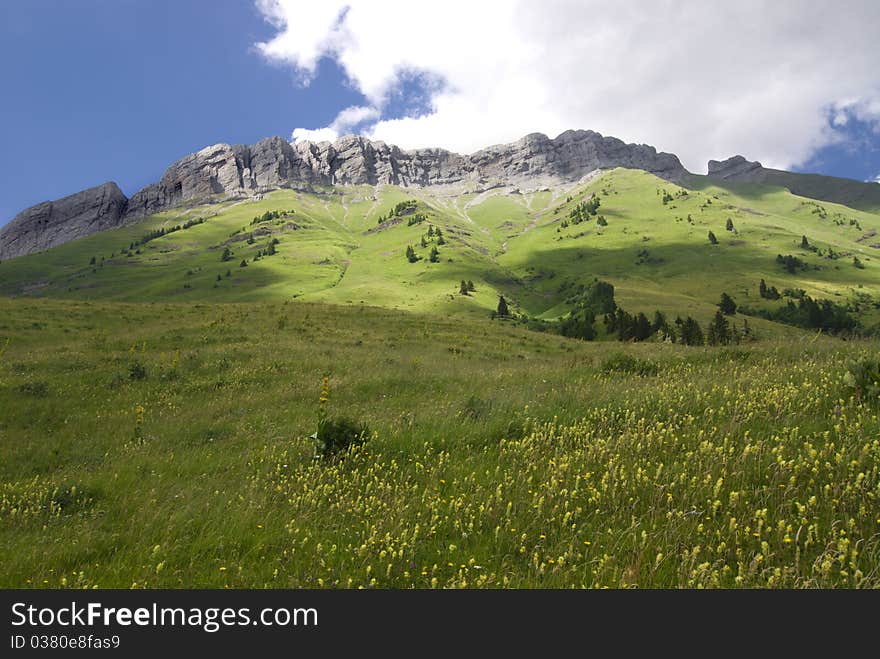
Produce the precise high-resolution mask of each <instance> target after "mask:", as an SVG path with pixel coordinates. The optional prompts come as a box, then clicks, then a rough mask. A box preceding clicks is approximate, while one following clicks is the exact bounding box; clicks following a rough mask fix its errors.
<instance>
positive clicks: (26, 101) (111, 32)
mask: <svg viewBox="0 0 880 659" xmlns="http://www.w3.org/2000/svg"><path fill="white" fill-rule="evenodd" d="M271 32H272V29H271V27H270V26H269V25H268V24H267V23H266V22H265V21H264V20H263V18H262V16H261V15H260V14H259V12H257V10H256V9H255V8H254V6H253V4H252V3H250V2H230V1H226V0H223V1H217V2H214V1H210V0H197V1H192V0H186V1H184V0H149V2H147V1H140V2H137V1H135V0H100V1H99V0H83V1H82V2H73V1H69V2H62V1H47V0H29V1H28V2H5V1H4V2H2V3H0V80H2V90H3V92H2V95H3V101H2V103H0V127H2V128H0V130H2V139H0V143H2V145H3V151H4V154H3V157H2V159H0V224H2V223H4V222H5V221H7V220H8V219H11V217H12V216H14V215H15V214H16V213H17V212H18V211H20V210H22V209H23V208H26V207H27V206H30V205H32V204H35V203H38V202H40V201H45V200H47V199H55V198H57V197H60V196H63V195H65V194H70V193H73V192H76V191H78V190H81V189H83V188H86V187H89V186H92V185H97V184H100V183H103V182H104V181H108V180H115V181H116V182H117V183H118V184H119V185H120V187H121V188H122V190H123V192H125V193H126V194H127V195H131V194H133V193H134V192H135V191H137V190H138V189H139V188H141V187H142V186H144V185H146V184H148V183H151V182H154V181H156V180H158V179H159V177H160V176H161V175H162V172H163V171H164V169H165V168H166V167H167V166H168V165H169V164H171V162H172V161H174V160H176V159H177V158H180V157H181V156H184V155H186V154H188V153H191V152H193V151H196V150H198V149H200V148H202V147H204V146H207V145H209V144H215V143H217V142H228V143H252V142H255V141H257V140H259V139H261V138H263V137H267V136H270V135H283V136H285V137H289V135H290V132H291V129H292V127H293V125H295V124H305V125H312V124H314V125H323V124H325V123H327V122H328V121H329V120H330V119H332V118H333V116H334V115H335V114H336V112H337V111H338V110H339V109H340V108H341V107H345V106H346V105H350V104H352V103H357V102H359V100H360V98H361V95H360V94H359V93H358V92H357V91H355V90H353V89H352V88H351V87H350V86H346V85H345V84H343V77H342V74H341V73H340V72H339V70H338V69H337V68H336V66H335V64H334V63H333V62H332V61H331V60H325V61H324V62H323V63H322V65H321V68H320V71H319V75H317V76H316V77H315V79H314V80H313V81H312V83H311V84H310V85H309V87H308V88H305V87H303V86H302V85H299V84H297V81H296V77H295V75H294V73H293V71H292V70H290V69H289V68H285V67H280V66H277V65H272V64H269V63H267V62H266V60H265V59H264V58H263V57H262V56H261V55H259V54H258V53H257V52H255V49H254V48H253V44H254V43H255V42H257V41H259V40H261V39H265V38H267V37H268V36H269V35H270V34H271Z"/></svg>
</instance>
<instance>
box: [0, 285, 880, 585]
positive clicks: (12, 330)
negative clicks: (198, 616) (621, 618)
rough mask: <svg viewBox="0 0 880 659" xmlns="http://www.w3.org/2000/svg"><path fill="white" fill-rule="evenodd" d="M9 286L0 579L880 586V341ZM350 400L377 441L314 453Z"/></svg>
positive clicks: (0, 407) (2, 376) (0, 390)
mask: <svg viewBox="0 0 880 659" xmlns="http://www.w3.org/2000/svg"><path fill="white" fill-rule="evenodd" d="M607 345H608V344H605V343H583V342H578V341H572V340H566V339H562V338H560V337H556V336H550V335H544V334H537V333H532V332H527V331H525V330H521V329H519V328H517V327H515V326H513V325H511V324H509V323H507V322H501V321H496V322H492V321H489V320H487V319H485V318H482V319H481V318H476V319H469V318H468V317H467V316H464V317H463V316H460V315H449V316H429V315H421V314H414V313H404V312H397V311H393V310H387V309H378V308H373V307H368V306H363V307H361V306H359V305H353V306H352V305H347V306H331V305H326V304H310V303H302V302H290V303H287V302H264V303H249V304H183V303H143V304H128V303H120V302H113V303H104V302H93V301H61V300H28V299H19V300H0V350H2V351H3V354H2V356H0V551H2V555H3V556H4V560H3V561H2V563H0V586H3V587H16V586H21V587H58V586H62V585H67V586H84V587H90V586H102V587H114V586H115V587H130V586H136V587H194V586H203V587H226V586H229V587H314V586H325V587H348V586H351V587H359V586H365V587H432V586H434V587H464V586H485V587H496V586H497V587H503V586H508V587H570V586H575V587H581V586H586V587H592V586H640V587H677V586H731V587H736V586H742V587H755V586H792V587H812V586H823V587H831V586H834V587H855V586H857V587H878V586H880V582H878V560H880V545H878V538H880V517H878V510H880V505H878V503H880V502H878V497H880V440H878V437H880V421H878V408H877V407H876V404H875V403H872V402H871V401H867V400H859V399H857V398H856V397H854V396H853V395H852V394H853V392H852V391H851V390H850V389H849V387H848V386H847V385H846V383H845V382H844V375H845V371H846V364H847V362H848V360H850V359H860V358H864V357H867V356H868V355H871V354H876V352H877V343H876V342H875V341H848V342H843V341H839V340H834V339H830V338H823V337H815V336H809V335H804V334H799V335H797V337H795V338H793V339H789V340H779V341H777V340H774V339H766V340H762V341H760V342H758V343H754V344H746V345H742V346H740V347H738V348H735V349H709V348H686V347H682V346H675V345H666V344H635V345H625V346H620V347H619V348H616V350H615V353H612V354H609V351H608V349H607ZM325 375H328V376H329V385H330V395H329V401H328V402H327V405H326V410H327V413H328V414H329V415H330V416H331V417H335V416H347V417H350V418H352V419H354V420H356V421H358V422H364V423H366V424H367V425H368V426H369V428H370V429H371V430H372V432H373V433H374V434H373V436H372V438H371V439H370V440H369V441H368V442H367V443H366V445H365V446H364V447H363V448H362V449H360V450H359V451H357V452H355V453H353V454H351V455H347V456H345V457H343V458H341V459H338V460H330V461H324V460H315V458H314V454H315V447H314V445H313V441H312V440H311V439H310V438H309V435H311V434H312V433H313V432H314V431H315V429H316V427H317V422H318V418H319V413H320V412H319V400H318V399H319V395H320V391H321V382H322V378H323V377H324V376H325Z"/></svg>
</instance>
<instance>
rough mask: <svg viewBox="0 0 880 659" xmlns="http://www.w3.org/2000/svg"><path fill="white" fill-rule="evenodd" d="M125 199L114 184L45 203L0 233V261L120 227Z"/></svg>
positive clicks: (29, 209)
mask: <svg viewBox="0 0 880 659" xmlns="http://www.w3.org/2000/svg"><path fill="white" fill-rule="evenodd" d="M126 202H127V199H126V197H125V195H124V194H122V190H120V189H119V186H117V185H116V184H115V183H112V182H108V183H104V184H103V185H99V186H96V187H94V188H89V189H88V190H83V191H82V192H77V193H76V194H72V195H69V196H67V197H64V198H62V199H58V200H56V201H46V202H43V203H41V204H37V205H36V206H32V207H30V208H28V209H27V210H24V211H22V212H21V213H19V214H18V215H16V216H15V218H13V219H12V221H10V222H9V224H7V225H6V226H4V227H3V229H2V230H0V260H5V259H10V258H13V257H16V256H23V255H25V254H31V253H33V252H39V251H42V250H44V249H49V248H50V247H54V246H56V245H60V244H62V243H66V242H68V241H70V240H75V239H77V238H82V237H84V236H88V235H91V234H93V233H97V232H99V231H104V230H106V229H113V228H114V227H118V226H120V224H122V223H123V217H124V214H125V210H126Z"/></svg>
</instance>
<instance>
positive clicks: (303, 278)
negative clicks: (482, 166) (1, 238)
mask: <svg viewBox="0 0 880 659" xmlns="http://www.w3.org/2000/svg"><path fill="white" fill-rule="evenodd" d="M690 185H691V187H692V188H695V189H691V190H685V189H683V188H680V187H678V186H675V185H671V184H668V183H666V182H664V181H661V180H659V179H657V178H655V177H653V176H651V175H650V174H647V173H644V172H640V171H632V170H621V169H618V170H612V171H609V172H605V173H603V174H602V175H600V176H598V177H597V178H594V179H593V180H591V181H589V182H587V183H585V184H583V185H580V186H575V187H573V188H571V189H558V190H554V191H544V192H536V193H528V194H523V193H520V192H518V191H511V190H509V189H504V188H497V189H494V190H489V191H486V192H482V193H480V194H476V193H462V194H453V193H452V192H450V191H448V190H443V189H434V188H429V189H425V190H411V189H400V188H396V187H392V186H384V187H379V188H375V189H374V188H371V187H359V188H334V189H328V190H325V191H323V192H318V193H314V194H305V193H299V192H293V191H278V192H274V193H272V194H268V195H266V196H265V197H264V198H262V199H260V200H258V201H240V202H236V203H230V202H226V203H221V204H215V205H206V206H201V207H197V208H192V209H184V210H176V211H171V212H168V213H163V214H161V215H158V216H156V217H153V218H149V219H146V220H144V221H143V222H140V223H138V224H135V225H132V226H129V227H126V228H123V229H119V230H115V231H109V232H105V233H102V234H98V235H95V236H92V237H89V238H86V239H83V240H78V241H75V242H73V243H69V244H67V245H63V246H61V247H58V248H56V249H53V250H50V251H48V252H45V253H42V254H36V255H32V256H28V257H24V258H20V259H14V260H11V261H7V262H5V263H0V294H3V295H8V296H27V297H36V296H40V297H57V298H74V299H94V300H120V301H180V302H184V301H217V302H236V301H248V300H283V299H293V298H296V299H301V300H308V301H323V302H331V303H339V304H361V303H365V304H370V305H375V306H382V307H386V308H392V309H400V310H410V311H419V312H432V313H447V312H454V313H465V314H467V313H471V314H477V315H485V314H487V313H488V312H489V311H491V310H493V309H494V308H495V306H496V304H497V300H498V295H499V294H503V295H505V296H506V297H507V299H509V300H510V301H511V302H512V303H513V307H514V309H515V310H517V311H520V312H523V313H527V314H528V315H530V316H534V317H544V318H554V317H558V316H560V315H562V314H563V313H565V312H566V311H567V305H566V303H565V301H566V299H567V297H568V295H569V294H568V293H567V292H566V291H570V290H571V287H572V286H573V285H576V284H578V283H586V282H589V281H592V280H593V279H594V278H595V277H600V278H602V279H605V280H608V281H610V282H611V283H613V284H614V285H615V287H616V289H617V298H618V302H619V303H620V304H621V305H622V306H624V307H625V308H626V309H627V310H630V311H633V312H635V311H644V312H645V313H651V312H652V311H653V310H654V309H660V310H662V311H664V312H666V313H668V314H673V315H675V314H693V315H694V316H695V317H696V318H698V319H700V320H701V321H705V320H707V319H708V318H709V317H710V316H711V315H712V314H713V313H714V310H715V306H714V305H715V303H716V302H717V301H718V298H719V295H720V293H721V292H722V291H726V292H728V293H729V294H730V295H732V296H733V297H734V298H735V299H736V300H737V302H738V303H740V304H746V305H748V306H749V307H753V308H774V307H778V306H780V305H782V304H784V303H785V301H784V300H783V301H778V302H770V301H766V300H762V299H761V298H760V297H759V296H758V283H759V281H760V279H761V278H762V277H763V278H764V279H766V281H767V284H768V285H771V286H776V287H777V288H778V289H779V290H780V291H782V290H784V289H786V288H789V289H803V290H804V291H805V292H806V293H807V294H808V295H810V296H812V297H814V298H817V299H831V300H834V301H836V302H839V303H843V304H846V303H848V304H851V305H857V307H858V310H857V313H858V314H859V315H861V316H862V318H863V324H864V325H866V326H871V325H874V324H876V323H877V322H878V320H880V313H878V310H877V308H876V307H877V304H878V303H880V259H878V258H877V255H878V254H880V251H878V250H880V236H878V235H877V230H878V227H880V216H878V215H874V214H869V213H865V212H861V211H857V210H853V209H850V208H847V207H844V206H838V205H835V204H830V203H824V202H823V203H819V202H815V201H813V200H810V199H804V198H800V197H796V196H794V195H791V194H790V193H788V192H787V191H785V190H783V189H777V188H772V187H767V186H758V185H736V186H730V187H727V188H721V187H718V186H717V185H715V184H714V183H713V182H712V181H711V180H710V179H707V178H704V177H695V178H694V180H693V181H692V182H691V183H690ZM594 193H595V194H596V195H598V196H599V199H600V201H601V206H600V208H599V214H600V215H602V216H604V218H605V220H606V222H607V225H606V226H598V223H597V219H596V217H590V218H588V220H587V221H585V222H582V223H580V224H573V223H572V222H570V219H571V218H570V217H569V216H570V214H571V212H572V211H573V209H575V208H576V206H577V205H578V204H579V203H582V202H584V201H585V200H587V199H589V197H590V196H591V195H592V194H594ZM667 195H668V196H667ZM664 198H665V199H666V203H664ZM406 199H415V200H416V201H417V205H416V206H415V207H414V208H412V209H409V212H408V214H403V215H401V216H400V217H394V218H392V219H390V220H388V221H386V222H384V223H382V224H380V223H379V222H378V220H379V218H380V217H383V218H387V217H388V214H389V212H390V211H391V210H392V209H393V207H394V206H395V205H396V204H398V203H400V202H402V201H404V200H406ZM276 210H279V211H288V214H287V215H285V216H283V217H279V218H275V219H273V220H270V221H268V222H260V223H257V224H252V220H253V218H255V217H257V216H260V215H262V214H263V213H265V212H266V211H276ZM416 216H424V217H425V220H424V221H423V222H420V223H417V224H412V225H411V224H410V221H411V220H412V219H413V217H416ZM199 219H204V220H205V221H204V223H202V224H198V225H195V226H192V227H190V228H187V229H184V230H180V231H176V232H174V233H169V234H168V235H165V236H162V237H158V238H156V239H153V240H151V241H149V242H147V243H145V244H143V245H138V246H135V248H134V249H132V250H129V249H128V248H129V246H130V245H131V244H132V243H133V242H135V241H138V240H139V239H141V238H142V237H143V236H144V235H145V234H147V233H148V232H151V231H157V230H159V229H162V228H165V229H168V228H172V227H175V226H177V225H182V224H183V223H184V222H186V221H193V220H199ZM728 219H729V220H731V221H732V222H733V227H734V230H733V231H728V230H726V229H725V226H726V224H727V220H728ZM564 223H567V224H568V226H566V227H564V226H563V224H564ZM429 226H433V227H435V228H440V229H441V231H442V233H443V240H444V241H445V244H442V245H438V244H437V243H438V242H439V241H438V240H437V238H436V237H427V242H426V246H425V247H422V246H421V239H422V238H423V237H425V234H426V233H427V231H428V227H429ZM710 230H711V231H712V232H713V233H714V234H715V236H716V237H717V240H718V244H717V245H710V243H709V240H708V238H707V235H708V232H709V231H710ZM235 232H238V233H235ZM251 234H253V241H252V242H250V244H249V241H248V240H247V239H248V238H249V237H250V236H251ZM804 235H806V236H807V238H808V243H809V245H810V246H811V247H812V248H813V249H814V250H815V251H811V250H807V249H802V248H801V240H802V236H804ZM273 240H278V241H279V242H278V244H277V245H276V246H275V249H276V250H277V254H275V255H273V256H270V257H265V258H262V259H260V260H258V261H254V257H255V255H256V254H257V253H258V252H260V251H262V250H265V249H266V248H267V246H268V245H269V243H270V242H271V241H273ZM408 245H412V246H413V247H414V249H415V252H416V254H417V255H418V257H419V258H420V260H419V261H418V262H416V263H410V262H408V261H407V259H406V257H405V253H406V248H407V246H408ZM433 247H437V249H438V252H439V256H438V261H437V262H436V263H431V262H430V261H429V258H428V257H429V254H430V251H431V249H432V248H433ZM226 248H229V249H230V250H231V252H232V254H231V257H230V260H228V261H222V260H221V257H222V255H223V252H224V250H225V249H226ZM829 250H830V252H829ZM123 252H124V253H123ZM138 252H139V253H138ZM777 254H783V255H786V254H791V255H793V256H796V257H797V258H799V259H801V260H802V261H803V262H804V263H805V264H806V266H807V268H806V269H803V270H798V271H797V272H795V273H788V272H786V271H785V269H784V268H782V267H780V266H779V265H778V264H777V263H776V262H775V257H776V255H777ZM93 257H94V258H95V263H94V264H91V263H90V262H91V259H92V258H93ZM854 257H857V258H858V259H859V262H860V264H861V266H862V267H861V268H859V267H856V266H855V265H854V260H853V259H854ZM242 260H246V261H247V263H248V265H247V267H240V263H241V261H242ZM462 279H470V280H473V281H474V283H475V286H476V291H475V292H474V294H473V295H470V296H467V297H465V296H461V295H459V294H458V292H459V284H460V281H461V280H462ZM759 325H760V323H759ZM767 326H768V327H769V326H770V325H769V324H767Z"/></svg>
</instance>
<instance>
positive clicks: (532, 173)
mask: <svg viewBox="0 0 880 659" xmlns="http://www.w3.org/2000/svg"><path fill="white" fill-rule="evenodd" d="M610 167H629V168H634V169H643V170H645V171H648V172H651V173H653V174H656V175H657V176H660V177H662V178H664V179H667V180H670V181H678V180H681V179H682V178H683V177H685V176H687V174H688V173H687V170H685V169H684V167H683V166H682V164H681V162H679V160H678V158H677V157H676V156H674V155H672V154H669V153H658V152H657V151H656V149H654V148H653V147H650V146H646V145H642V144H638V145H637V144H625V143H624V142H622V141H621V140H618V139H616V138H613V137H604V136H602V135H600V134H599V133H596V132H593V131H583V130H579V131H574V130H570V131H566V132H564V133H562V134H561V135H559V136H558V137H556V138H555V139H551V138H549V137H547V136H546V135H543V134H540V133H533V134H530V135H526V136H525V137H523V138H522V139H520V140H518V141H516V142H513V143H511V144H503V145H497V146H491V147H488V148H486V149H482V150H480V151H477V152H476V153H473V154H470V155H460V154H457V153H452V152H450V151H446V150H443V149H416V150H411V151H406V150H403V149H400V148H398V147H396V146H393V145H389V144H386V143H384V142H380V141H376V142H373V141H370V140H368V139H366V138H363V137H359V136H355V135H349V136H346V137H342V138H340V139H339V140H337V141H335V142H333V143H330V142H318V143H314V142H305V141H303V142H296V143H293V144H291V143H289V142H287V141H286V140H284V139H282V138H280V137H270V138H267V139H264V140H260V141H259V142H257V143H256V144H253V145H228V144H215V145H213V146H209V147H206V148H204V149H202V150H200V151H198V152H196V153H193V154H191V155H188V156H186V157H184V158H182V159H180V160H178V161H177V162H175V163H174V164H172V165H171V166H170V167H169V168H168V169H167V170H166V171H165V173H164V174H163V175H162V178H161V179H160V180H159V181H158V182H157V183H153V184H150V185H148V186H146V187H145V188H143V189H142V190H139V191H138V192H136V193H135V194H133V195H132V196H131V198H126V197H125V195H123V194H122V192H121V190H119V187H118V186H117V185H116V184H115V183H112V182H108V183H105V184H103V185H101V186H97V187H96V188H90V189H89V190H84V191H82V192H78V193H76V194H73V195H69V196H67V197H64V198H63V199H59V200H56V201H51V202H44V203H42V204H37V205H36V206H33V207H31V208H29V209H26V210H24V211H22V212H21V213H19V214H18V215H17V216H16V217H15V218H14V219H13V220H12V221H11V222H9V224H7V225H6V226H5V227H3V228H2V229H0V260H3V259H8V258H13V257H16V256H22V255H25V254H30V253H32V252H36V251H41V250H44V249H48V248H50V247H53V246H55V245H60V244H61V243H64V242H67V241H69V240H73V239H76V238H81V237H83V236H87V235H90V234H92V233H95V232H97V231H103V230H105V229H110V228H113V227H116V226H121V225H123V224H128V223H130V222H133V221H136V220H137V219H138V218H140V217H143V216H144V215H150V214H152V213H157V212H160V211H163V210H166V209H168V208H172V207H175V206H179V205H181V204H185V203H195V202H198V201H202V200H204V201H207V200H209V199H212V198H218V197H220V198H234V197H247V196H251V195H255V194H260V193H263V192H268V191H270V190H275V189H278V188H294V189H303V190H311V189H315V188H318V187H324V186H333V185H382V184H390V185H400V186H405V187H413V186H433V185H464V186H466V187H467V188H469V189H475V190H478V189H481V188H484V187H487V186H491V185H498V184H511V185H524V184H525V185H530V186H534V187H537V186H541V185H553V184H558V183H562V182H574V181H577V180H579V179H580V178H581V177H583V176H584V175H586V174H588V173H590V172H592V171H595V170H597V169H603V168H610Z"/></svg>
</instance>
